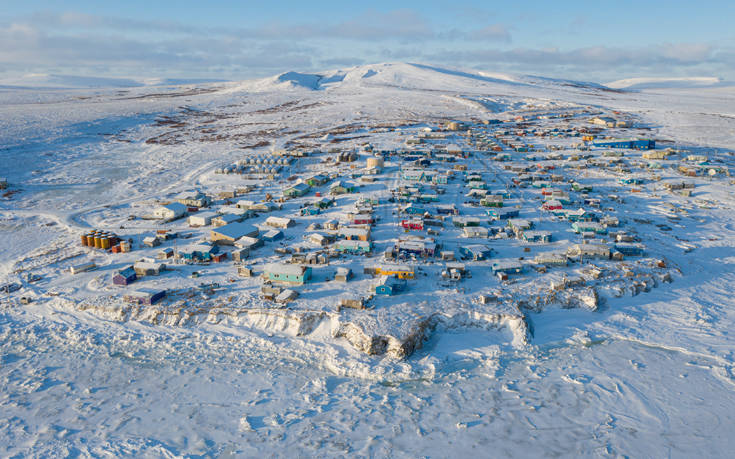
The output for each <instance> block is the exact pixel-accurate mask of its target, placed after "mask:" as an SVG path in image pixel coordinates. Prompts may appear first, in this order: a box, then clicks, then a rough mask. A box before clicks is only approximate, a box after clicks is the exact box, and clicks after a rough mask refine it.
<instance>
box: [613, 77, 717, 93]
mask: <svg viewBox="0 0 735 459" xmlns="http://www.w3.org/2000/svg"><path fill="white" fill-rule="evenodd" d="M722 83H723V81H722V79H721V78H717V77H683V78H671V77H665V78H653V77H641V78H626V79H623V80H616V81H612V82H610V83H607V84H606V86H608V87H610V88H614V89H628V90H636V89H662V88H697V87H710V86H717V85H720V84H722Z"/></svg>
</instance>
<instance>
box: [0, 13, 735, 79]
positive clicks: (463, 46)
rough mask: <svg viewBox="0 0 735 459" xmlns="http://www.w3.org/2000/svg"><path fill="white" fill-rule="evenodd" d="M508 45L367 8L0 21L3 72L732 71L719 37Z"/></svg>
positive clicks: (500, 36) (495, 29) (493, 29)
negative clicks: (302, 15)
mask: <svg viewBox="0 0 735 459" xmlns="http://www.w3.org/2000/svg"><path fill="white" fill-rule="evenodd" d="M511 42H512V36H511V33H510V29H509V28H508V27H506V26H505V25H503V24H499V23H496V24H490V25H484V26H482V27H480V28H475V29H469V30H466V29H457V28H440V27H437V26H435V25H432V24H431V23H429V22H428V21H426V20H425V18H424V17H423V16H422V14H421V13H419V12H417V11H414V10H409V9H396V10H392V11H386V12H380V11H366V12H363V13H359V14H356V15H354V16H353V17H351V18H349V19H346V20H342V21H333V22H330V23H324V24H316V23H308V22H302V23H296V24H285V23H280V22H278V23H270V24H262V25H259V26H257V27H235V28H216V29H215V28H210V27H205V26H200V25H187V24H180V23H176V22H165V21H147V20H138V19H130V18H120V17H104V16H96V15H89V14H86V13H78V12H66V13H48V12H45V13H36V14H33V15H30V16H26V17H23V18H16V20H14V21H12V22H10V23H4V24H3V23H0V43H2V44H3V46H2V47H0V68H2V69H3V72H5V73H6V74H7V73H11V72H14V73H15V74H19V73H29V72H41V73H69V74H84V73H86V74H94V75H99V76H130V75H135V76H138V77H139V76H151V77H158V76H167V77H172V76H182V77H206V78H248V77H259V76H267V75H271V74H275V73H280V72H283V71H287V70H303V71H318V70H323V69H324V68H325V67H332V68H333V67H339V66H353V65H359V64H362V63H364V62H379V61H414V62H427V63H432V64H435V65H438V66H442V65H450V66H451V65H456V66H463V67H482V68H485V69H488V68H492V69H498V70H503V71H522V72H524V73H527V72H531V73H536V72H538V73H556V74H574V75H573V76H574V77H576V78H581V77H584V75H590V74H607V75H605V76H604V78H608V77H615V78H617V77H618V76H619V75H622V76H629V75H630V74H631V73H638V74H640V73H641V72H643V71H650V72H656V73H661V72H664V71H668V70H672V71H677V72H685V71H687V69H690V70H691V69H697V70H700V69H705V71H709V70H712V72H711V73H713V72H714V70H715V69H716V70H719V71H720V72H721V73H723V74H722V75H721V76H725V77H726V78H733V77H735V75H733V70H732V69H733V68H735V49H734V48H733V46H732V45H730V44H727V43H725V44H722V43H720V44H707V43H663V44H659V45H651V46H641V47H615V46H588V47H580V48H575V49H559V48H554V47H549V48H529V47H513V48H511V47H510V46H509V43H511ZM491 43H493V44H494V45H495V46H490V45H491ZM692 71H693V70H692ZM698 73H700V72H698Z"/></svg>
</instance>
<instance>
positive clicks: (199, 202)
mask: <svg viewBox="0 0 735 459" xmlns="http://www.w3.org/2000/svg"><path fill="white" fill-rule="evenodd" d="M174 200H175V201H176V202H178V203H180V204H183V205H185V206H187V207H207V206H208V205H209V203H210V202H211V200H210V199H209V196H207V195H205V194H204V193H202V192H201V191H199V190H193V191H184V192H182V193H179V194H178V195H176V197H174Z"/></svg>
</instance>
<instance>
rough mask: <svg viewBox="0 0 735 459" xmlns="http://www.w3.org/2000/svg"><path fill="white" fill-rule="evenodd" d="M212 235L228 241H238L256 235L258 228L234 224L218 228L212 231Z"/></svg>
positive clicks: (247, 224) (244, 224) (246, 224)
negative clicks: (226, 238)
mask: <svg viewBox="0 0 735 459" xmlns="http://www.w3.org/2000/svg"><path fill="white" fill-rule="evenodd" d="M212 233H217V234H220V235H222V236H225V237H228V238H230V239H233V240H234V239H240V238H241V237H243V236H247V235H250V234H256V235H257V234H258V228H257V227H255V226H253V225H251V224H249V223H243V222H234V223H230V224H227V225H224V226H220V227H219V228H214V229H212Z"/></svg>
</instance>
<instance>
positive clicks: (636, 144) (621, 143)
mask: <svg viewBox="0 0 735 459" xmlns="http://www.w3.org/2000/svg"><path fill="white" fill-rule="evenodd" d="M592 145H593V146H595V147H600V148H630V149H633V150H653V149H654V148H656V141H655V140H650V139H611V140H598V141H595V142H592Z"/></svg>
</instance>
